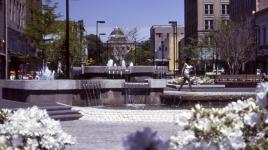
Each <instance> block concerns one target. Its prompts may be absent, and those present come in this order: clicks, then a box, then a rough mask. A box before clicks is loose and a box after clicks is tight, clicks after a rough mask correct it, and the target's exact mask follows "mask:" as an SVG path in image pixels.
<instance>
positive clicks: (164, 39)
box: [150, 25, 184, 71]
mask: <svg viewBox="0 0 268 150" xmlns="http://www.w3.org/2000/svg"><path fill="white" fill-rule="evenodd" d="M183 37H184V28H183V27H179V26H178V27H177V37H176V36H175V41H176V40H177V41H176V46H177V47H176V50H175V54H174V36H173V27H172V26H170V25H154V26H152V27H151V29H150V47H151V49H152V50H154V62H155V63H156V65H165V66H168V68H169V70H170V71H173V70H174V64H175V70H176V69H178V62H179V61H180V60H179V58H180V55H179V52H180V49H179V44H178V43H179V41H180V40H181V39H182V38H183ZM174 55H175V60H174ZM175 62H176V63H175Z"/></svg>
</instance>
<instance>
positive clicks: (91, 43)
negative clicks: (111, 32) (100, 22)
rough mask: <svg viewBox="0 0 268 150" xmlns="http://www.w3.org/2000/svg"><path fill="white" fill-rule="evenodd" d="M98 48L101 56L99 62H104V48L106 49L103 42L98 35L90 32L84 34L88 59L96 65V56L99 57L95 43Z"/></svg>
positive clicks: (105, 55)
mask: <svg viewBox="0 0 268 150" xmlns="http://www.w3.org/2000/svg"><path fill="white" fill-rule="evenodd" d="M97 43H98V44H99V45H98V48H99V50H100V56H101V59H100V60H101V62H100V63H101V64H105V63H107V62H105V60H106V59H107V58H106V57H107V54H106V53H105V49H107V46H106V47H105V45H104V43H103V42H102V41H101V39H100V38H99V37H97V36H96V35H95V34H90V35H87V36H86V45H87V49H88V59H92V60H93V64H92V65H97V64H96V63H97V61H96V58H98V57H99V55H98V53H99V52H98V51H97V49H96V48H97V45H96V44H97Z"/></svg>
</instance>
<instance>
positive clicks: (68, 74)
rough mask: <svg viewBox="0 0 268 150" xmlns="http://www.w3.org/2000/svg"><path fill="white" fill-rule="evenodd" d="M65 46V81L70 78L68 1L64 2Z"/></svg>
mask: <svg viewBox="0 0 268 150" xmlns="http://www.w3.org/2000/svg"><path fill="white" fill-rule="evenodd" d="M65 36H66V37H65V46H66V56H65V59H66V60H65V61H66V76H65V78H66V79H69V78H70V60H69V57H70V50H69V0H66V34H65Z"/></svg>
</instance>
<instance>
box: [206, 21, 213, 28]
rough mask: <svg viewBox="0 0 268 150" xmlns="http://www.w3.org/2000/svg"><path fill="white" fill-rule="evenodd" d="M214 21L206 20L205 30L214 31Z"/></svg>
mask: <svg viewBox="0 0 268 150" xmlns="http://www.w3.org/2000/svg"><path fill="white" fill-rule="evenodd" d="M213 23H214V22H213V20H205V30H213Z"/></svg>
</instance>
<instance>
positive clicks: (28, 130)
mask: <svg viewBox="0 0 268 150" xmlns="http://www.w3.org/2000/svg"><path fill="white" fill-rule="evenodd" d="M74 141H75V140H74V138H73V137H72V136H70V135H68V134H67V133H65V132H63V130H62V128H61V126H60V123H59V121H55V120H53V119H51V118H50V117H49V116H48V114H47V112H46V111H45V110H40V109H38V108H37V107H33V108H28V109H18V110H17V111H14V112H11V111H10V110H1V111H0V150H2V149H3V150H4V149H23V150H36V149H44V150H52V149H53V150H59V149H63V148H64V147H65V146H66V145H71V144H74Z"/></svg>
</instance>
